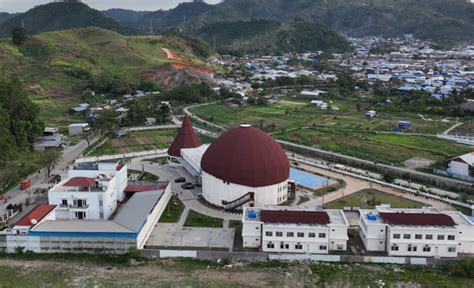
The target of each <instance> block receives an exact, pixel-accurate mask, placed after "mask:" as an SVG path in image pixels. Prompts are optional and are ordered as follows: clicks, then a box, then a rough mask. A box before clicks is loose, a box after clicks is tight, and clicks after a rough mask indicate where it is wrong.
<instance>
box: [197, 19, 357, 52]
mask: <svg viewBox="0 0 474 288" xmlns="http://www.w3.org/2000/svg"><path fill="white" fill-rule="evenodd" d="M197 35H198V36H200V37H202V38H204V39H205V40H207V41H208V42H209V43H214V41H215V43H216V45H217V46H218V48H219V49H220V50H221V51H222V52H229V51H240V52H262V53H269V52H288V51H297V52H306V51H318V50H322V51H325V52H334V53H343V52H347V51H350V50H351V47H350V43H349V42H348V41H347V40H346V39H345V38H344V37H343V36H341V35H339V34H338V33H337V32H336V31H334V30H332V29H330V28H328V27H326V26H324V25H320V24H316V23H311V22H306V21H301V20H300V21H292V22H289V23H280V22H277V21H273V20H250V21H235V22H215V23H211V24H208V25H205V26H203V27H202V28H200V29H199V30H198V31H197Z"/></svg>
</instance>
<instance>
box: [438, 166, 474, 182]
mask: <svg viewBox="0 0 474 288" xmlns="http://www.w3.org/2000/svg"><path fill="white" fill-rule="evenodd" d="M433 173H436V174H440V175H444V176H448V177H453V178H456V179H461V180H464V181H470V182H474V177H472V176H465V175H459V174H456V173H451V172H448V171H446V170H441V169H433Z"/></svg>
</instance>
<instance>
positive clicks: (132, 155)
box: [76, 149, 168, 163]
mask: <svg viewBox="0 0 474 288" xmlns="http://www.w3.org/2000/svg"><path fill="white" fill-rule="evenodd" d="M167 156H168V152H167V150H165V149H162V150H150V151H142V152H132V153H125V154H115V155H104V156H96V157H85V158H79V159H77V160H76V163H83V162H97V161H104V160H118V159H123V158H137V157H142V158H147V157H157V158H160V157H167Z"/></svg>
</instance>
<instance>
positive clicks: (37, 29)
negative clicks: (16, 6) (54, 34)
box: [0, 2, 135, 36]
mask: <svg viewBox="0 0 474 288" xmlns="http://www.w3.org/2000/svg"><path fill="white" fill-rule="evenodd" d="M22 22H23V23H24V26H25V29H26V32H27V33H28V34H30V35H35V34H38V33H42V32H48V31H55V30H60V29H71V28H83V27H90V26H94V27H99V28H104V29H109V30H113V31H117V32H120V33H124V34H132V33H133V32H134V31H135V30H134V29H132V28H129V27H124V26H122V25H120V24H119V23H118V22H117V21H115V20H114V19H112V18H109V17H106V16H105V15H104V14H102V13H101V12H100V11H98V10H95V9H92V8H90V7H89V6H87V5H86V4H83V3H80V2H57V3H56V2H54V3H49V4H45V5H40V6H36V7H34V8H32V9H30V10H28V11H27V12H25V13H22V14H17V15H16V16H14V17H12V18H10V19H8V20H6V21H5V22H3V23H1V24H0V36H6V35H9V34H10V31H11V29H12V28H14V27H16V26H19V25H21V23H22Z"/></svg>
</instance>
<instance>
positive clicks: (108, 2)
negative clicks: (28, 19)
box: [0, 0, 220, 12]
mask: <svg viewBox="0 0 474 288" xmlns="http://www.w3.org/2000/svg"><path fill="white" fill-rule="evenodd" d="M190 1H192V0H82V2H84V3H86V4H87V5H89V6H91V7H93V8H96V9H99V10H105V9H108V8H126V9H133V10H151V11H154V10H159V9H169V8H173V7H175V6H176V5H178V4H179V3H181V2H190ZM49 2H53V1H51V0H49V1H48V0H0V12H24V11H26V10H28V9H30V8H33V7H34V6H36V5H39V4H45V3H49ZM206 2H207V3H210V4H215V3H218V2H220V0H206Z"/></svg>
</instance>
